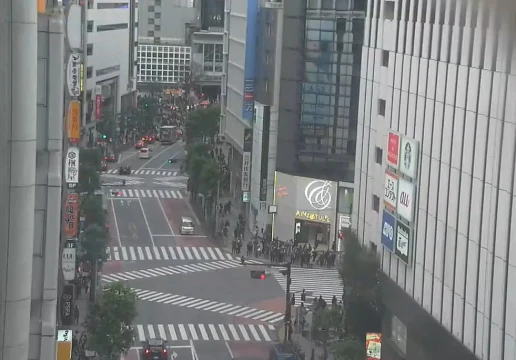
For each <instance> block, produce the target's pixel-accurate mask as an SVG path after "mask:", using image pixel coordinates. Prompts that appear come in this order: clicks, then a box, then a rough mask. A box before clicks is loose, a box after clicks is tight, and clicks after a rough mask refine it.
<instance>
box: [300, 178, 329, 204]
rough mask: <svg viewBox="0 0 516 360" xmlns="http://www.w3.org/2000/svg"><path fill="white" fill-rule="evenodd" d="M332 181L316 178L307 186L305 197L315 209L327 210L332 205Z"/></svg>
mask: <svg viewBox="0 0 516 360" xmlns="http://www.w3.org/2000/svg"><path fill="white" fill-rule="evenodd" d="M331 188H332V182H331V181H326V180H314V181H312V182H310V183H309V184H308V185H306V187H305V197H306V200H307V201H308V203H309V204H310V206H311V207H312V208H314V209H315V210H318V211H321V210H326V209H328V208H329V207H330V205H331V200H332V198H331Z"/></svg>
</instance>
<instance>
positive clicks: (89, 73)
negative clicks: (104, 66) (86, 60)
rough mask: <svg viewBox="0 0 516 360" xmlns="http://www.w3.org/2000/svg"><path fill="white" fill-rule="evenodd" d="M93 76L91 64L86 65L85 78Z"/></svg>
mask: <svg viewBox="0 0 516 360" xmlns="http://www.w3.org/2000/svg"><path fill="white" fill-rule="evenodd" d="M92 76H93V66H88V67H87V68H86V78H88V79H89V78H91V77H92Z"/></svg>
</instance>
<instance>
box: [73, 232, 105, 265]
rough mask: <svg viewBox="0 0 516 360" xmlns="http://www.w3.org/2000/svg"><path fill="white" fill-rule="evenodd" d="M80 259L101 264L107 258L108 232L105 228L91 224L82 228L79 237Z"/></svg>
mask: <svg viewBox="0 0 516 360" xmlns="http://www.w3.org/2000/svg"><path fill="white" fill-rule="evenodd" d="M80 240H81V242H80V246H81V261H83V262H88V263H90V264H92V265H93V264H102V263H104V262H105V261H106V260H107V253H106V247H107V245H108V241H109V233H108V231H107V229H106V228H102V227H100V226H99V225H97V224H91V225H88V226H87V227H86V229H84V232H83V233H82V234H81V237H80Z"/></svg>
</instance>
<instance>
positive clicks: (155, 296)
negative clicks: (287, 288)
mask: <svg viewBox="0 0 516 360" xmlns="http://www.w3.org/2000/svg"><path fill="white" fill-rule="evenodd" d="M132 290H133V291H134V292H135V293H136V296H137V297H138V300H141V301H149V302H157V303H161V304H163V305H174V306H179V307H187V308H191V309H195V310H202V311H209V312H214V313H217V314H222V315H228V316H236V317H242V318H245V319H251V320H255V321H263V322H266V323H271V324H274V323H277V322H278V321H283V319H284V317H285V315H284V314H283V313H278V312H274V311H269V310H260V309H254V308H250V307H248V306H241V305H235V304H228V303H224V302H218V301H211V300H206V299H198V298H192V297H188V296H182V295H175V294H167V293H161V292H158V291H150V290H142V289H132Z"/></svg>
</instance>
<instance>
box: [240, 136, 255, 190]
mask: <svg viewBox="0 0 516 360" xmlns="http://www.w3.org/2000/svg"><path fill="white" fill-rule="evenodd" d="M243 148H244V152H243V153H242V191H244V192H247V191H250V190H251V151H252V150H253V130H252V129H244V147H243Z"/></svg>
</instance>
